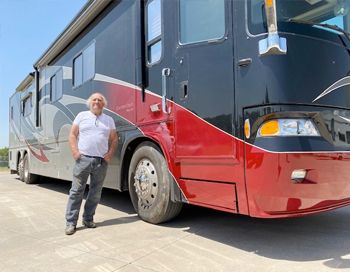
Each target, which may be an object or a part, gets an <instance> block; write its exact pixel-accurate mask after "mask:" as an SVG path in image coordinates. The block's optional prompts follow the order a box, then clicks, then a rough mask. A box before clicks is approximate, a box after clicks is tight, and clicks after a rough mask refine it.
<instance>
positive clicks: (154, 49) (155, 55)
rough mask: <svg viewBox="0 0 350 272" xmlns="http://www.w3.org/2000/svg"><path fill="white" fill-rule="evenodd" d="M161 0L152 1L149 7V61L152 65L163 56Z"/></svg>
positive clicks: (147, 39) (147, 41) (147, 40)
mask: <svg viewBox="0 0 350 272" xmlns="http://www.w3.org/2000/svg"><path fill="white" fill-rule="evenodd" d="M160 3H161V2H160V0H153V1H150V2H149V3H148V5H147V31H146V33H147V38H146V44H147V59H148V63H149V64H152V63H155V62H157V61H159V60H160V58H161V56H162V41H161V35H162V20H161V15H162V14H161V4H160Z"/></svg>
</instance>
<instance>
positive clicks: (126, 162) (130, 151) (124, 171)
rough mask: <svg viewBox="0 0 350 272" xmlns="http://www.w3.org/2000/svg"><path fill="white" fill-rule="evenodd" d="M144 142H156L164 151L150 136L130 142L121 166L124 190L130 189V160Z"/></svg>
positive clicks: (122, 187) (122, 188)
mask: <svg viewBox="0 0 350 272" xmlns="http://www.w3.org/2000/svg"><path fill="white" fill-rule="evenodd" d="M143 142H151V143H154V144H155V145H157V146H158V148H159V150H160V151H161V152H162V153H163V151H162V149H161V148H160V146H159V144H158V143H157V142H155V141H154V140H152V139H149V138H145V137H142V138H137V139H135V140H133V141H132V142H130V143H129V144H128V146H127V147H126V150H125V153H124V158H123V163H122V167H121V170H122V171H121V188H120V189H121V190H122V191H128V190H129V183H128V177H129V167H130V162H131V158H132V155H133V154H134V152H135V150H136V148H137V147H138V146H139V145H140V144H141V143H143Z"/></svg>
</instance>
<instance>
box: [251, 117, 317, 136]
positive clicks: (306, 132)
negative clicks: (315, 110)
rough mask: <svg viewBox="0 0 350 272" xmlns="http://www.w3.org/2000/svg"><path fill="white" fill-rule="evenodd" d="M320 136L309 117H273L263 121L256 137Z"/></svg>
mask: <svg viewBox="0 0 350 272" xmlns="http://www.w3.org/2000/svg"><path fill="white" fill-rule="evenodd" d="M270 136H320V134H319V132H318V131H317V129H316V127H315V125H314V123H313V122H312V120H310V119H274V120H269V121H266V122H265V123H263V124H262V125H261V126H260V128H259V130H258V135H257V137H270Z"/></svg>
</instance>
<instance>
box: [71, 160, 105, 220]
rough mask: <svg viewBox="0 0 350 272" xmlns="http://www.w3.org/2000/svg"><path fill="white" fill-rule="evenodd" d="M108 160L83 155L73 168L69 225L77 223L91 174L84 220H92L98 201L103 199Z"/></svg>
mask: <svg viewBox="0 0 350 272" xmlns="http://www.w3.org/2000/svg"><path fill="white" fill-rule="evenodd" d="M107 166H108V164H107V162H106V161H104V160H103V159H102V158H91V157H86V156H84V155H82V156H81V157H80V158H79V159H78V160H77V161H76V162H75V165H74V168H73V182H72V187H71V189H70V191H69V198H68V204H67V210H66V221H67V223H66V224H67V225H73V226H76V225H77V221H78V218H79V210H80V206H81V203H82V201H83V197H84V191H85V187H86V183H87V180H88V178H89V176H90V186H89V193H88V195H87V198H86V202H85V205H84V213H83V220H84V221H88V222H92V221H93V218H94V215H95V211H96V208H97V205H98V203H99V202H100V199H101V193H102V188H103V181H104V179H105V177H106V172H107Z"/></svg>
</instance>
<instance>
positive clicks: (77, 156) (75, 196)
mask: <svg viewBox="0 0 350 272" xmlns="http://www.w3.org/2000/svg"><path fill="white" fill-rule="evenodd" d="M87 105H88V107H89V109H90V110H89V111H83V112H80V113H79V114H78V115H77V116H76V118H75V119H74V121H73V125H72V128H71V131H70V134H69V144H70V148H71V151H72V155H73V158H74V160H75V165H74V168H73V182H72V187H71V189H70V191H69V198H68V204H67V210H66V230H65V233H66V234H67V235H71V234H73V233H75V231H76V225H77V221H78V217H79V210H80V206H81V203H82V200H83V196H84V191H85V187H86V183H87V180H88V177H89V176H90V187H89V193H88V195H87V198H86V202H85V205H84V213H83V225H84V226H85V227H87V228H95V227H96V224H95V223H94V220H93V217H94V214H95V210H96V207H97V205H98V203H99V201H100V198H101V193H102V187H103V181H104V179H105V176H106V172H107V166H108V162H109V161H110V160H111V159H112V157H113V154H114V151H115V149H116V145H117V132H116V128H115V124H114V121H113V119H112V118H111V117H110V116H108V115H106V114H104V113H103V108H104V107H105V106H106V105H107V101H106V98H105V97H104V96H103V95H102V94H100V93H94V94H92V95H91V96H90V97H89V99H88V100H87Z"/></svg>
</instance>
